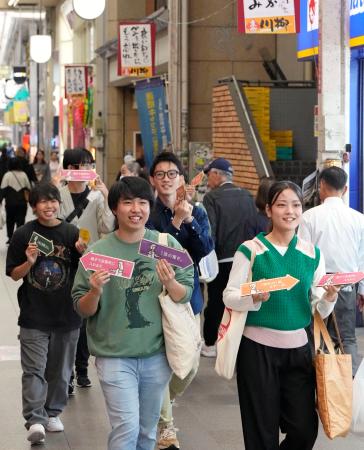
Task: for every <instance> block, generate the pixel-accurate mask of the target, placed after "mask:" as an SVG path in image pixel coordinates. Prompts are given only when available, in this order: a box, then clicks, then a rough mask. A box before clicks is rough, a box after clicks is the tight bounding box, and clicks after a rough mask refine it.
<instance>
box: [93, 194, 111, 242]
mask: <svg viewBox="0 0 364 450" xmlns="http://www.w3.org/2000/svg"><path fill="white" fill-rule="evenodd" d="M114 229H115V217H114V214H113V213H112V211H111V210H110V208H109V205H108V204H107V199H106V198H104V196H103V195H102V193H101V192H100V196H99V198H98V199H97V232H98V234H99V235H101V234H107V233H110V232H111V231H114Z"/></svg>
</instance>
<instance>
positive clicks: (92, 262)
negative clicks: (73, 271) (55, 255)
mask: <svg viewBox="0 0 364 450" xmlns="http://www.w3.org/2000/svg"><path fill="white" fill-rule="evenodd" d="M80 261H81V264H82V265H83V267H84V269H85V270H93V271H96V270H107V271H108V272H109V274H110V275H112V276H113V277H121V278H127V279H130V278H131V277H132V275H133V270H134V263H133V262H132V261H127V260H125V259H119V258H113V257H112V256H106V255H100V254H98V253H93V252H90V253H87V254H86V255H84V256H82V258H80Z"/></svg>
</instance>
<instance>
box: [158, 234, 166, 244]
mask: <svg viewBox="0 0 364 450" xmlns="http://www.w3.org/2000/svg"><path fill="white" fill-rule="evenodd" d="M158 243H159V244H162V245H168V233H159V236H158Z"/></svg>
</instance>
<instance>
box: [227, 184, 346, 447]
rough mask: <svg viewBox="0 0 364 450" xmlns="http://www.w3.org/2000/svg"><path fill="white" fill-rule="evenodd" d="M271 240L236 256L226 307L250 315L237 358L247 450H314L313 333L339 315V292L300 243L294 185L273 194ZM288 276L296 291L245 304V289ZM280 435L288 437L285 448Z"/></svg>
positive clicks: (263, 238) (259, 239) (314, 252)
mask: <svg viewBox="0 0 364 450" xmlns="http://www.w3.org/2000/svg"><path fill="white" fill-rule="evenodd" d="M266 211H267V215H268V217H269V218H270V219H271V221H272V230H271V231H270V232H269V233H260V234H259V235H258V236H256V237H255V238H254V239H253V240H251V241H246V242H244V243H243V244H242V245H241V246H240V247H239V248H238V251H237V252H236V254H235V256H234V262H233V266H232V269H231V272H230V278H229V282H228V284H227V287H226V289H225V291H224V302H225V305H226V306H227V307H229V308H232V309H234V310H237V311H248V315H247V320H246V325H245V328H244V333H243V337H242V340H241V344H240V348H239V353H238V357H237V384H238V392H239V402H240V411H241V419H242V424H243V432H244V442H245V449H246V450H277V449H283V450H311V449H312V448H313V446H314V443H315V441H316V437H317V430H318V419H317V414H316V410H315V378H314V371H313V366H312V355H311V351H310V347H309V344H308V339H307V334H306V331H305V328H306V327H308V326H309V325H310V323H311V317H312V312H313V311H314V310H315V309H317V310H318V311H319V313H320V314H321V316H322V317H323V318H325V317H327V316H328V315H329V314H330V313H331V311H332V310H333V308H334V304H335V301H336V299H337V292H338V289H339V288H338V287H336V286H330V287H327V288H325V289H323V288H317V287H315V285H316V284H317V283H318V281H319V280H320V278H321V277H322V276H323V275H324V274H325V263H324V260H323V256H322V255H321V254H320V251H319V249H318V248H315V247H314V246H313V245H312V244H310V243H308V242H305V241H302V240H300V239H298V238H297V236H296V234H295V230H296V228H297V226H298V224H299V221H300V219H301V216H302V193H301V190H300V188H299V187H298V186H297V185H296V184H294V183H292V182H290V181H279V182H276V183H274V184H273V185H272V186H271V188H270V190H269V195H268V203H267V207H266ZM250 266H252V267H251V270H252V281H257V280H261V279H264V278H265V279H268V278H276V277H282V276H285V275H287V274H289V275H291V276H293V277H294V278H296V279H298V280H299V282H298V283H297V284H296V285H295V286H294V287H293V288H292V289H290V290H289V291H286V290H282V291H276V292H272V293H268V292H260V293H259V292H258V293H256V294H253V295H251V296H245V297H241V295H240V285H241V284H242V283H245V282H246V281H247V279H248V276H249V272H250ZM279 430H281V432H282V433H285V434H286V436H285V438H284V440H283V441H282V442H281V443H279Z"/></svg>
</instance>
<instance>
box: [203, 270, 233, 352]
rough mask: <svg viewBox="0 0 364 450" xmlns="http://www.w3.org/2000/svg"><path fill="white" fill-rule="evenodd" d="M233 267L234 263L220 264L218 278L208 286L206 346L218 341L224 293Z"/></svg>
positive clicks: (204, 332) (205, 326)
mask: <svg viewBox="0 0 364 450" xmlns="http://www.w3.org/2000/svg"><path fill="white" fill-rule="evenodd" d="M232 265H233V263H232V262H226V263H219V273H218V275H217V277H216V278H215V279H214V280H213V281H211V283H208V285H207V294H208V301H207V305H206V308H205V312H204V316H205V320H204V324H203V337H204V339H205V344H206V345H209V346H210V345H214V344H215V342H216V340H217V331H218V329H219V325H220V322H221V319H222V316H223V314H224V308H225V305H224V302H223V301H222V293H223V291H224V289H225V288H226V285H227V282H228V281H229V275H230V270H231V266H232Z"/></svg>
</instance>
